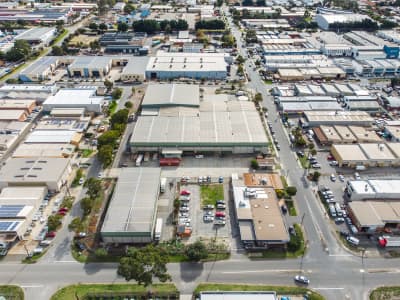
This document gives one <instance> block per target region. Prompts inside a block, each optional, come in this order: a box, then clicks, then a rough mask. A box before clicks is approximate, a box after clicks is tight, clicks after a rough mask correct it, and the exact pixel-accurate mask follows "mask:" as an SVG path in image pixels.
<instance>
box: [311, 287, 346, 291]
mask: <svg viewBox="0 0 400 300" xmlns="http://www.w3.org/2000/svg"><path fill="white" fill-rule="evenodd" d="M313 289H314V290H344V288H342V287H321V288H313Z"/></svg>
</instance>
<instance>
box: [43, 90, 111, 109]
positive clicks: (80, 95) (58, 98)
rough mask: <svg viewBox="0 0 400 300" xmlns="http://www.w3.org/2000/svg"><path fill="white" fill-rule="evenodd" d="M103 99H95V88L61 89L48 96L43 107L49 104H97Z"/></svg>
mask: <svg viewBox="0 0 400 300" xmlns="http://www.w3.org/2000/svg"><path fill="white" fill-rule="evenodd" d="M102 101H103V97H96V88H87V89H84V88H78V89H61V90H59V91H58V92H57V94H55V95H54V96H50V97H49V98H48V99H47V100H46V101H45V102H44V105H51V104H56V105H60V104H68V105H71V104H77V105H84V104H99V103H101V102H102Z"/></svg>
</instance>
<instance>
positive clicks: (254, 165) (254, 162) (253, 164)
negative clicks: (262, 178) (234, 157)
mask: <svg viewBox="0 0 400 300" xmlns="http://www.w3.org/2000/svg"><path fill="white" fill-rule="evenodd" d="M250 167H251V168H252V169H255V170H257V169H258V168H259V167H260V166H259V165H258V161H257V159H252V160H251V161H250Z"/></svg>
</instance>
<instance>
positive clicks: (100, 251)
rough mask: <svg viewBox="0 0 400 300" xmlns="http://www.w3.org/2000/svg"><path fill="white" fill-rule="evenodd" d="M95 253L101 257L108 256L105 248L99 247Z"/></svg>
mask: <svg viewBox="0 0 400 300" xmlns="http://www.w3.org/2000/svg"><path fill="white" fill-rule="evenodd" d="M94 255H96V257H99V258H102V257H106V256H107V255H108V251H107V249H105V248H97V249H96V251H94Z"/></svg>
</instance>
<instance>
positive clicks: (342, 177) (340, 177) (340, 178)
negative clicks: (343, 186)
mask: <svg viewBox="0 0 400 300" xmlns="http://www.w3.org/2000/svg"><path fill="white" fill-rule="evenodd" d="M338 178H339V180H340V181H341V182H344V176H343V175H342V174H340V175H339V176H338Z"/></svg>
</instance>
